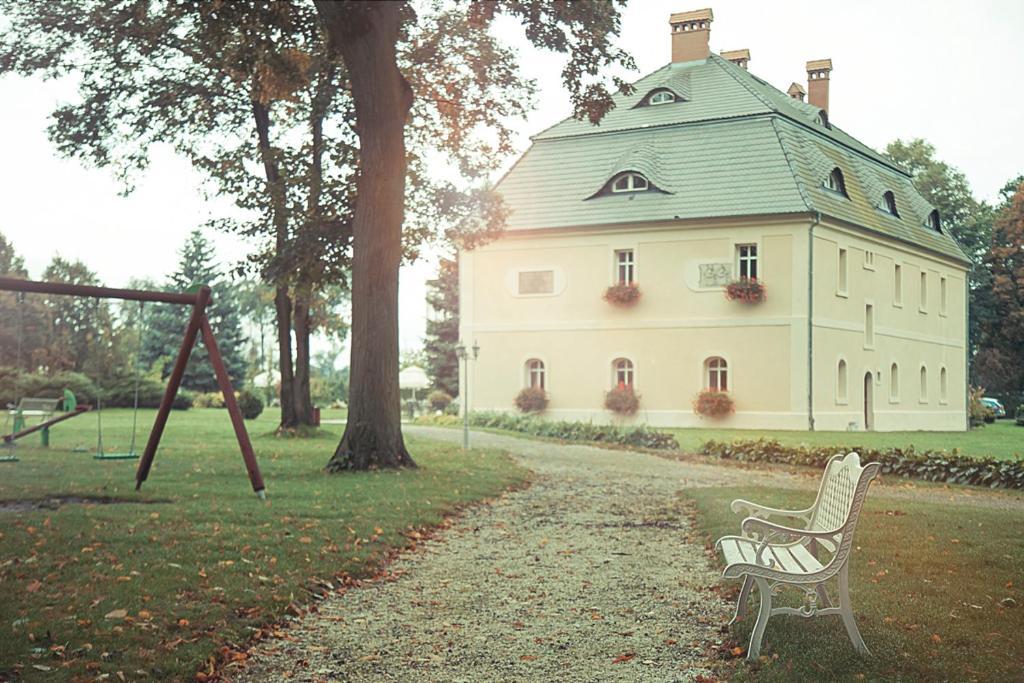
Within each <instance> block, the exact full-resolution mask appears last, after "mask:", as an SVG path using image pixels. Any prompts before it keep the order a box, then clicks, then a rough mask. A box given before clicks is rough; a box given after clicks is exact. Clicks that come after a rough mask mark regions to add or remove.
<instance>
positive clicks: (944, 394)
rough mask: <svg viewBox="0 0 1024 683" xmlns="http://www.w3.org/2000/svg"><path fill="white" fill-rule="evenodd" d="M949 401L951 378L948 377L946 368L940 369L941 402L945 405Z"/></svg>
mask: <svg viewBox="0 0 1024 683" xmlns="http://www.w3.org/2000/svg"><path fill="white" fill-rule="evenodd" d="M947 400H949V378H948V377H947V376H946V368H945V366H943V367H941V368H939V401H941V402H942V403H945V402H946V401H947Z"/></svg>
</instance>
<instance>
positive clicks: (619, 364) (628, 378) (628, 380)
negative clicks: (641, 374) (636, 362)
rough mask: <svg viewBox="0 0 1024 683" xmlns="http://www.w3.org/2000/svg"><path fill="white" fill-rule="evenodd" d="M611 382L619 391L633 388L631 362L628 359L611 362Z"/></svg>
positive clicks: (617, 359)
mask: <svg viewBox="0 0 1024 683" xmlns="http://www.w3.org/2000/svg"><path fill="white" fill-rule="evenodd" d="M612 381H613V382H614V384H615V386H616V387H619V388H620V389H626V388H630V389H631V388H633V361H631V360H630V359H628V358H616V359H615V360H614V361H612Z"/></svg>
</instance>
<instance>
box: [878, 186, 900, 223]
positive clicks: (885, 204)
mask: <svg viewBox="0 0 1024 683" xmlns="http://www.w3.org/2000/svg"><path fill="white" fill-rule="evenodd" d="M882 209H883V210H884V211H885V212H886V213H888V214H892V215H893V216H896V218H899V217H900V212H899V211H897V210H896V195H894V194H893V193H892V190H887V191H886V193H885V194H883V195H882Z"/></svg>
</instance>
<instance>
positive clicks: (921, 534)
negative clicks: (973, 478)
mask: <svg viewBox="0 0 1024 683" xmlns="http://www.w3.org/2000/svg"><path fill="white" fill-rule="evenodd" d="M687 496H688V497H690V498H691V499H692V500H694V501H695V503H696V506H697V516H698V520H699V522H700V524H701V526H702V530H703V531H704V532H705V533H706V534H707V539H708V540H711V539H714V538H717V537H719V536H722V535H725V534H730V533H733V534H734V533H737V532H738V530H739V523H740V520H739V519H738V518H737V516H736V515H734V514H733V513H731V512H730V511H729V502H730V501H732V500H733V499H735V498H746V499H748V500H753V501H757V502H760V503H763V504H766V505H772V506H778V507H784V508H790V509H797V508H804V507H807V505H809V504H810V503H811V502H812V501H813V497H814V493H813V492H809V491H792V490H771V489H767V488H757V487H750V488H743V489H739V488H732V489H690V490H688V491H687ZM1022 528H1024V512H1020V511H1019V510H1018V511H1012V512H1011V511H1005V510H994V509H985V508H980V507H973V506H970V505H965V504H949V503H930V502H909V501H907V500H906V499H897V498H892V497H887V496H884V495H880V493H879V490H877V489H873V490H872V491H871V492H870V493H869V494H868V500H867V504H866V506H865V511H864V514H863V515H862V516H861V521H860V524H859V526H858V529H857V537H856V541H855V543H856V548H855V551H854V552H853V554H852V556H851V560H850V562H851V578H850V582H851V593H852V601H853V607H854V611H855V613H856V614H857V617H858V624H859V626H860V630H861V633H862V634H863V636H864V640H865V642H866V643H867V645H868V648H870V649H871V651H872V654H873V657H871V658H868V659H861V658H860V657H858V656H857V655H856V653H855V652H854V650H853V647H852V646H851V645H850V643H849V640H848V639H847V636H846V632H845V630H844V629H843V626H842V622H841V621H840V619H839V617H818V618H816V619H801V618H799V617H789V616H776V617H773V618H772V619H771V620H770V621H769V622H768V629H767V631H766V632H765V638H764V645H763V647H762V650H761V653H762V663H761V664H759V665H754V666H752V667H751V666H748V665H746V664H745V663H739V664H738V666H737V668H736V670H735V671H734V672H733V674H734V677H735V678H736V679H738V680H758V681H762V680H764V681H776V680H778V681H791V680H806V681H822V680H855V679H858V678H866V679H867V680H880V679H884V680H914V681H938V680H955V681H970V680H983V681H1009V680H1021V672H1022V671H1024V638H1022V637H1021V634H1022V633H1024V590H1022V588H1024V586H1022V578H1021V577H1022V576H1024V535H1022V534H1021V529H1022ZM718 560H719V562H721V558H720V557H719V558H718ZM726 585H728V586H730V587H732V588H734V589H736V588H738V582H732V581H729V582H727V583H726ZM754 593H755V595H754V596H752V597H753V598H755V599H756V597H757V596H756V590H755V591H754ZM788 593H789V594H790V595H791V596H792V598H793V599H791V601H790V603H789V604H792V605H796V604H797V598H798V596H797V595H794V594H793V593H792V590H790V591H788ZM728 594H729V595H731V596H732V597H731V599H730V604H733V605H734V604H735V590H733V591H730V592H729V593H728ZM833 595H835V592H834V591H833ZM1005 598H1011V599H1012V600H1014V601H1015V602H1016V606H1013V607H1003V606H1002V605H1001V604H1000V602H1001V601H1002V600H1004V599H1005ZM750 605H751V616H750V617H749V618H747V619H745V620H744V622H743V623H742V624H740V625H738V626H737V627H735V628H734V629H733V631H732V637H733V638H734V639H735V641H736V642H731V643H727V645H728V647H730V648H731V647H733V646H739V647H742V648H744V651H745V649H746V646H747V644H748V642H749V638H750V630H751V628H752V627H753V621H754V618H755V617H756V614H757V604H756V602H754V601H752V602H751V603H750ZM776 655H777V658H775V656H776ZM736 661H737V662H739V661H740V660H736Z"/></svg>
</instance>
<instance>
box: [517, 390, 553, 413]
mask: <svg viewBox="0 0 1024 683" xmlns="http://www.w3.org/2000/svg"><path fill="white" fill-rule="evenodd" d="M547 407H548V395H547V392H545V391H544V390H543V389H541V388H540V387H526V388H525V389H523V390H522V391H520V392H519V395H518V396H516V408H519V410H521V411H523V412H524V413H539V412H542V411H543V410H544V409H545V408H547Z"/></svg>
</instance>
